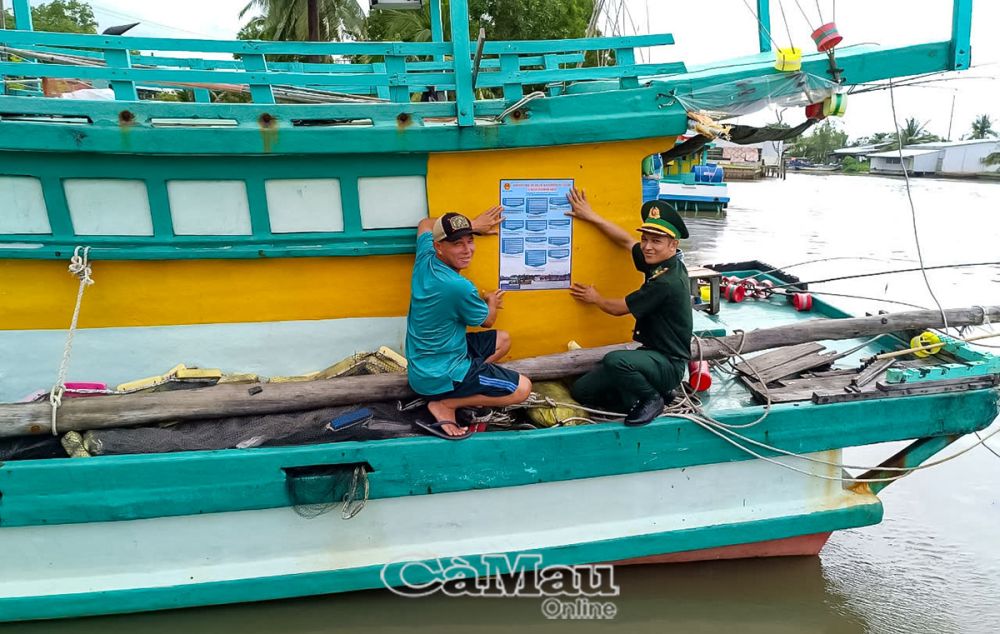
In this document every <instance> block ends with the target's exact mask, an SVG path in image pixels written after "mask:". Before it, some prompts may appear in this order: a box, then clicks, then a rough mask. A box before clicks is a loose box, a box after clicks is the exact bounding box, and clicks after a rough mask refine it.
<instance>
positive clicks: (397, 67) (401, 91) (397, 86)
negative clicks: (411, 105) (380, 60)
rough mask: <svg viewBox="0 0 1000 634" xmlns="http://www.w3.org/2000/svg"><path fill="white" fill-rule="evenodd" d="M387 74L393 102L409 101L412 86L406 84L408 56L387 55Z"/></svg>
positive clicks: (390, 96)
mask: <svg viewBox="0 0 1000 634" xmlns="http://www.w3.org/2000/svg"><path fill="white" fill-rule="evenodd" d="M385 74H386V76H387V77H388V78H389V100H390V101H392V102H393V103H408V102H409V101H410V88H409V86H407V84H406V58H405V57H403V56H402V55H386V56H385Z"/></svg>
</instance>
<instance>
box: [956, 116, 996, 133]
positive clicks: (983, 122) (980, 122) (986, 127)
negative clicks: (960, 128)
mask: <svg viewBox="0 0 1000 634" xmlns="http://www.w3.org/2000/svg"><path fill="white" fill-rule="evenodd" d="M995 136H997V133H996V130H994V129H993V122H992V121H991V120H990V115H988V114H981V115H979V116H978V117H976V118H975V120H974V121H973V122H972V132H970V133H969V134H967V135H965V137H964V138H966V139H987V138H989V137H995Z"/></svg>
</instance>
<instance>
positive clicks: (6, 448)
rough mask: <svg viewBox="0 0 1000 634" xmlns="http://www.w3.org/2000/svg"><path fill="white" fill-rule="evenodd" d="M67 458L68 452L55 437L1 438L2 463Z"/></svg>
mask: <svg viewBox="0 0 1000 634" xmlns="http://www.w3.org/2000/svg"><path fill="white" fill-rule="evenodd" d="M65 457H66V452H65V451H64V450H63V447H62V445H61V444H60V443H59V439H58V438H56V437H55V436H24V437H20V438H0V462H6V461H8V460H40V459H43V458H65Z"/></svg>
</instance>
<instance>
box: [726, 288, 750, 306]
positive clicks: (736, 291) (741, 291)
mask: <svg viewBox="0 0 1000 634" xmlns="http://www.w3.org/2000/svg"><path fill="white" fill-rule="evenodd" d="M722 296H723V297H725V298H726V299H727V300H729V301H731V302H732V303H734V304H739V303H740V302H742V301H743V300H744V299H745V298H746V296H747V289H746V287H745V286H743V285H742V284H727V285H726V286H724V287H723V288H722Z"/></svg>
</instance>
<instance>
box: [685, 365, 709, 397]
mask: <svg viewBox="0 0 1000 634" xmlns="http://www.w3.org/2000/svg"><path fill="white" fill-rule="evenodd" d="M688 386H690V388H691V389H692V390H694V391H695V392H704V391H705V390H707V389H708V388H710V387H712V375H711V374H710V373H709V371H708V361H691V362H690V363H688Z"/></svg>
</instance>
